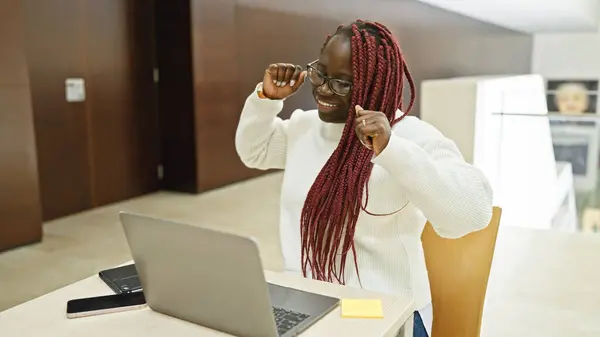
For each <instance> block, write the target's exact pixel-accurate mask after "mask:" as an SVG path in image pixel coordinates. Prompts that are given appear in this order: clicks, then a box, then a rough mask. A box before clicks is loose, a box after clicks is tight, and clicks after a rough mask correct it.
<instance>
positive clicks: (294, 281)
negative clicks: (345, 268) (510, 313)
mask: <svg viewBox="0 0 600 337" xmlns="http://www.w3.org/2000/svg"><path fill="white" fill-rule="evenodd" d="M265 273H266V277H267V279H268V280H269V281H270V282H272V283H275V284H280V285H283V286H288V287H292V288H297V289H303V290H306V291H311V292H314V293H319V294H323V295H328V296H332V297H338V298H380V299H381V300H382V303H383V309H384V318H383V319H345V318H341V316H340V308H339V307H338V308H336V309H335V310H334V311H332V312H331V313H330V314H328V315H327V316H325V317H324V318H322V319H321V320H319V321H318V322H317V323H315V325H313V326H312V327H310V328H309V329H308V330H307V331H305V332H304V333H303V334H302V336H303V337H312V336H314V337H323V336H327V337H335V336H340V337H341V336H343V337H353V336H356V337H367V336H386V337H387V336H389V337H395V336H396V333H397V332H398V330H400V328H401V327H402V325H403V324H404V322H405V321H406V320H407V319H409V318H410V317H411V315H412V313H413V311H414V301H413V300H412V299H408V298H405V297H402V296H392V295H382V294H377V293H373V292H368V291H365V290H362V289H356V288H350V287H342V286H338V285H334V284H329V283H324V282H318V281H313V280H308V279H303V278H301V277H298V276H295V275H290V274H284V273H277V272H269V271H267V272H265ZM108 294H111V290H110V289H109V288H108V287H107V286H106V285H105V284H104V282H102V280H100V278H99V277H98V276H92V277H90V278H87V279H85V280H83V281H80V282H77V283H74V284H72V285H70V286H67V287H65V288H62V289H59V290H57V291H54V292H52V293H49V294H47V295H44V296H42V297H39V298H37V299H35V300H32V301H30V302H27V303H24V304H22V305H19V306H16V307H14V308H12V309H9V310H7V311H4V312H2V313H0V336H15V337H16V336H19V337H28V336H31V337H33V336H35V337H39V336H60V337H70V336H76V337H81V336H85V337H96V336H97V337H107V336H110V337H119V336H127V337H130V336H144V337H152V336H161V337H162V336H169V337H178V336H196V337H200V336H226V334H223V333H219V332H216V331H213V330H210V329H207V328H204V327H201V326H198V325H195V324H191V323H188V322H184V321H181V320H178V319H175V318H172V317H169V316H165V315H162V314H159V313H157V312H154V311H152V310H151V309H149V308H145V309H140V310H133V311H127V312H122V313H116V314H107V315H100V316H93V317H86V318H77V319H67V318H66V315H65V311H66V303H67V301H68V300H70V299H74V298H81V297H90V296H101V295H108Z"/></svg>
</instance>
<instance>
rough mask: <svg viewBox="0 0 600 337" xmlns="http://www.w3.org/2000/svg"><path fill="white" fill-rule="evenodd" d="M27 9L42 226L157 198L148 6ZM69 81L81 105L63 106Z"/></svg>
mask: <svg viewBox="0 0 600 337" xmlns="http://www.w3.org/2000/svg"><path fill="white" fill-rule="evenodd" d="M23 3H24V6H25V7H24V8H25V14H26V19H27V20H26V27H27V31H26V32H27V34H26V39H25V40H26V43H27V58H28V60H27V61H28V65H29V67H30V69H31V72H30V77H31V83H32V99H33V111H34V116H35V130H36V136H37V137H36V138H37V145H38V160H39V165H40V188H41V194H42V205H43V210H44V212H43V213H44V219H45V220H51V219H54V218H58V217H61V216H65V215H69V214H73V213H76V212H79V211H83V210H87V209H90V208H92V207H95V206H100V205H104V204H107V203H111V202H115V201H120V200H124V199H127V198H130V197H134V196H138V195H141V194H145V193H148V192H151V191H155V190H157V189H158V186H159V180H158V176H157V166H158V164H159V162H160V151H159V139H158V137H159V134H158V120H157V112H156V102H155V98H156V88H155V84H154V82H153V75H152V74H153V67H154V57H153V55H154V44H153V41H154V32H153V29H152V25H153V12H152V9H153V7H152V3H151V2H150V3H149V2H148V1H142V0H103V1H94V0H45V1H37V0H23ZM70 77H81V78H83V79H84V80H85V85H86V100H85V101H84V102H67V101H66V99H65V79H67V78H70Z"/></svg>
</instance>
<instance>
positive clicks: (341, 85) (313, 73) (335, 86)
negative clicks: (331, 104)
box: [306, 60, 352, 96]
mask: <svg viewBox="0 0 600 337" xmlns="http://www.w3.org/2000/svg"><path fill="white" fill-rule="evenodd" d="M317 62H318V60H317V61H313V62H311V63H309V64H308V65H307V66H306V73H307V76H308V79H309V80H310V82H311V83H312V84H313V85H316V86H317V87H320V86H322V85H323V84H325V82H327V86H328V87H329V89H331V91H332V92H333V93H334V94H336V95H338V96H348V95H350V92H352V82H350V81H346V80H340V79H338V78H330V77H327V76H325V75H323V73H322V72H320V71H319V69H317V68H315V64H316V63H317Z"/></svg>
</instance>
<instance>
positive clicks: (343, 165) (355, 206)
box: [300, 20, 415, 284]
mask: <svg viewBox="0 0 600 337" xmlns="http://www.w3.org/2000/svg"><path fill="white" fill-rule="evenodd" d="M340 34H342V35H344V36H346V37H348V38H349V39H350V42H351V50H352V76H353V79H352V83H353V89H352V97H351V103H350V111H349V112H348V119H347V120H346V124H345V126H344V131H343V135H342V138H341V140H340V143H339V144H338V146H337V148H336V149H335V151H334V152H333V154H332V155H331V157H330V158H329V160H328V161H327V162H326V163H325V165H324V166H323V168H322V169H321V171H320V172H319V174H318V175H317V178H316V179H315V181H314V183H313V185H312V186H311V188H310V190H309V191H308V195H307V197H306V201H305V203H304V207H303V209H302V214H301V219H300V222H301V240H302V255H301V262H302V271H303V274H304V276H307V275H308V272H309V271H310V273H311V274H312V277H313V278H315V279H318V280H323V281H329V282H333V281H337V282H339V283H342V284H344V283H345V275H344V271H345V266H346V258H347V255H348V252H349V251H350V250H352V255H353V257H354V265H355V270H356V273H357V275H358V265H357V261H356V250H355V247H354V232H355V228H356V223H357V220H358V216H359V213H360V211H361V209H362V210H364V211H365V212H366V213H367V214H370V215H387V214H373V213H370V212H369V211H367V209H366V207H367V203H368V199H369V197H368V196H369V193H368V180H369V176H370V175H371V170H372V169H373V164H372V163H371V158H372V156H373V152H372V151H371V150H369V149H367V148H365V147H364V146H363V145H362V144H361V143H360V141H359V140H358V138H357V137H356V135H355V133H354V120H355V118H356V114H355V110H354V107H355V106H356V105H360V106H361V107H363V108H364V109H367V110H374V111H381V112H383V113H384V114H385V115H386V116H387V118H388V120H389V122H390V124H391V125H394V124H395V123H397V122H399V121H400V120H401V119H402V118H404V117H405V116H406V115H407V114H408V112H409V111H410V109H411V108H412V106H413V104H414V101H415V85H414V81H413V78H412V76H411V74H410V72H409V71H408V68H407V66H406V61H405V60H404V57H403V56H402V52H401V50H400V47H399V46H398V43H397V42H396V40H395V39H394V37H393V36H392V33H391V32H390V31H389V29H387V28H386V27H385V26H384V25H382V24H380V23H375V22H367V21H362V20H359V21H355V22H353V23H352V24H351V25H349V26H339V27H338V29H337V31H336V32H335V34H334V35H340ZM331 37H332V36H328V37H327V39H326V41H325V45H324V47H325V46H326V45H327V43H328V42H329V40H330V39H331ZM405 77H406V79H407V80H408V84H409V86H410V91H411V95H410V102H409V104H408V108H407V109H406V111H404V110H402V108H403V104H402V103H403V102H402V101H403V99H402V98H403V97H402V92H403V90H404V78H405ZM398 109H400V110H401V111H404V112H403V114H402V115H401V116H399V117H398V118H397V117H396V111H397V110H398ZM363 192H364V193H365V204H364V205H363V204H362V199H363ZM394 213H395V212H394ZM390 214H393V213H390ZM340 249H341V252H340ZM359 280H360V279H359Z"/></svg>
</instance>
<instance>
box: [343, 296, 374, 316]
mask: <svg viewBox="0 0 600 337" xmlns="http://www.w3.org/2000/svg"><path fill="white" fill-rule="evenodd" d="M341 309H342V318H383V305H382V304H381V300H378V299H342V301H341Z"/></svg>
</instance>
